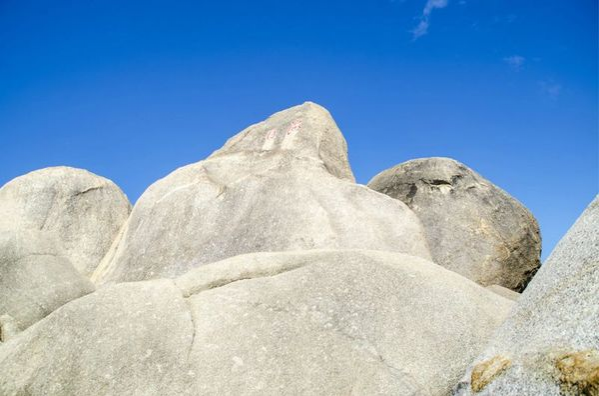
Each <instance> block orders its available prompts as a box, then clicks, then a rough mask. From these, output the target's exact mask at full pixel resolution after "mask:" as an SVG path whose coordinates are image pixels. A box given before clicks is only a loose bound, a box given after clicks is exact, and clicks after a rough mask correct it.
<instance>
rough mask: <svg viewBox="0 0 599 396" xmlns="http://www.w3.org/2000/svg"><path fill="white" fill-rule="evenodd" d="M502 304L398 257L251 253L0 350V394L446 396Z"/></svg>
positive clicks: (60, 317) (70, 314) (84, 305)
mask: <svg viewBox="0 0 599 396" xmlns="http://www.w3.org/2000/svg"><path fill="white" fill-rule="evenodd" d="M511 305H512V302H511V301H509V300H507V299H504V298H502V297H500V296H498V295H496V294H494V293H492V292H490V291H488V290H486V289H484V288H482V287H480V286H479V285H477V284H475V283H473V282H471V281H470V280H467V279H465V278H463V277H461V276H460V275H458V274H456V273H453V272H451V271H447V270H445V269H443V268H442V267H440V266H438V265H436V264H433V263H431V262H429V261H426V260H423V259H421V258H417V257H413V256H408V255H404V254H398V253H390V252H380V251H303V252H283V253H254V254H248V255H243V256H238V257H234V258H230V259H227V260H225V261H222V262H217V263H213V264H210V265H206V266H202V267H199V268H197V269H195V270H192V271H191V272H189V273H187V274H185V275H183V276H181V277H179V278H177V279H175V280H166V279H163V280H151V281H144V282H134V283H121V284H116V285H107V286H105V287H103V288H101V289H100V290H99V291H97V292H96V293H93V294H91V295H88V296H85V297H82V298H80V299H78V300H76V301H73V302H71V303H69V304H67V305H65V306H63V307H61V308H60V309H58V310H57V311H55V312H54V313H52V314H51V315H50V316H48V317H47V318H45V319H44V320H42V321H40V322H38V323H37V324H36V325H34V326H32V327H30V328H29V329H28V330H26V331H25V332H23V333H21V334H20V335H19V336H18V337H15V338H12V339H11V340H9V341H8V342H6V343H5V344H4V346H2V347H0V394H2V395H7V396H10V395H18V394H32V395H42V394H43V395H48V396H52V395H61V396H64V395H88V394H113V395H125V394H126V395H184V394H188V395H281V394H286V395H332V394H335V395H342V394H343V395H345V394H352V395H364V396H372V395H394V396H397V395H445V394H447V393H448V392H449V391H450V388H451V387H452V386H453V385H454V384H455V383H456V382H457V380H458V379H459V377H460V375H461V373H462V372H463V371H464V370H465V367H466V366H467V364H468V363H469V362H470V361H471V360H472V358H473V357H474V356H476V355H477V354H478V353H479V351H480V348H481V347H483V346H484V344H485V343H486V341H487V339H488V338H489V337H490V335H491V333H492V331H493V330H494V328H495V327H496V326H497V325H498V324H499V323H500V322H501V321H502V320H503V318H504V316H505V315H506V314H507V312H508V310H509V308H510V307H511Z"/></svg>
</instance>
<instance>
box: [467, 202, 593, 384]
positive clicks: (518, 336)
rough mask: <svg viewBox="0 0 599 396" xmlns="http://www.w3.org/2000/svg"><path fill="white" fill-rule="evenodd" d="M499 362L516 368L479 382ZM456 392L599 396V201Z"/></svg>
mask: <svg viewBox="0 0 599 396" xmlns="http://www.w3.org/2000/svg"><path fill="white" fill-rule="evenodd" d="M498 356H501V357H503V359H505V360H506V361H509V365H508V366H507V367H503V369H500V370H498V369H497V368H495V369H494V370H492V369H487V370H486V371H488V372H489V373H487V374H494V375H486V378H489V379H488V380H487V381H481V380H480V379H479V377H480V376H477V375H476V374H474V375H473V371H475V372H476V371H477V369H478V372H481V370H480V368H481V367H482V368H485V367H484V364H485V363H486V362H489V361H490V360H493V359H495V360H497V357H498ZM482 371H483V372H484V371H485V370H482ZM473 379H474V381H473ZM473 388H478V389H479V392H475V391H474V390H473ZM455 393H456V394H457V395H472V394H477V395H478V394H480V395H506V396H511V395H513V396H516V395H544V396H552V395H555V396H557V395H597V394H599V197H596V198H595V200H594V201H593V202H592V203H591V204H590V205H589V207H588V208H587V209H586V210H585V212H584V213H583V214H582V215H581V216H580V218H579V219H578V220H577V221H576V223H575V224H574V225H573V226H572V228H571V229H570V230H569V231H568V233H567V234H566V235H565V236H564V237H563V238H562V240H561V241H560V242H559V243H558V244H557V246H556V247H555V249H554V250H553V252H552V253H551V255H550V256H549V258H548V259H547V261H546V262H545V263H544V264H543V266H542V267H541V269H540V270H539V272H538V273H537V275H536V276H535V278H534V279H533V280H532V282H530V285H529V286H528V287H527V288H526V290H525V291H524V293H522V296H521V297H520V299H519V300H518V302H517V304H516V305H515V307H514V310H513V311H512V312H511V313H510V315H509V317H508V319H507V320H506V321H505V323H504V324H503V325H502V326H501V327H500V328H499V329H498V331H497V334H496V335H495V336H493V338H492V340H491V342H490V345H489V346H488V348H487V349H486V350H485V352H484V353H483V354H481V356H479V357H478V358H477V359H476V360H475V361H474V363H473V364H472V367H470V369H469V370H468V371H467V374H466V375H465V376H464V378H463V380H462V382H461V383H460V384H459V385H458V386H457V388H456V392H455Z"/></svg>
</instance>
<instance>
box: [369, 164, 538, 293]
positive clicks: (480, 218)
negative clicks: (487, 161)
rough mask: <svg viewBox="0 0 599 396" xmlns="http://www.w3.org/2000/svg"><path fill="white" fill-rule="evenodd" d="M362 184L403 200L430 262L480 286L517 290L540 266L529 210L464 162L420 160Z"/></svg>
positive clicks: (535, 222) (524, 284)
mask: <svg viewBox="0 0 599 396" xmlns="http://www.w3.org/2000/svg"><path fill="white" fill-rule="evenodd" d="M368 186H369V187H370V188H372V189H373V190H375V191H379V192H381V193H383V194H387V195H389V196H390V197H393V198H396V199H398V200H400V201H402V202H404V203H406V204H407V205H408V206H409V207H410V208H411V209H412V210H413V211H414V212H415V213H416V214H417V215H418V217H419V218H420V220H421V221H422V223H423V224H424V228H425V232H426V236H427V239H428V243H429V247H430V250H431V254H432V256H433V260H434V261H435V262H436V263H438V264H440V265H442V266H444V267H445V268H447V269H450V270H452V271H455V272H457V273H459V274H462V275H463V276H465V277H467V278H469V279H472V280H474V281H475V282H478V283H479V284H481V285H483V286H490V285H500V286H504V287H506V288H508V289H511V290H514V291H518V292H520V291H522V290H523V289H524V288H525V287H526V285H527V284H528V282H529V281H530V279H531V278H532V276H533V275H534V274H535V272H536V271H537V269H538V268H539V265H540V254H541V238H540V234H539V226H538V224H537V221H536V220H535V218H534V217H533V216H532V214H531V213H530V212H529V211H528V210H527V209H526V208H525V207H524V206H523V205H522V204H520V203H519V202H518V201H517V200H516V199H514V198H513V197H511V196H509V195H508V194H507V193H506V192H505V191H503V190H501V189H500V188H498V187H497V186H495V185H493V184H492V183H491V182H489V181H488V180H486V179H484V178H483V177H482V176H480V175H479V174H477V173H476V172H474V171H472V170H471V169H469V168H468V167H466V166H465V165H464V164H461V163H459V162H457V161H455V160H452V159H449V158H422V159H416V160H412V161H408V162H404V163H402V164H399V165H397V166H395V167H393V168H391V169H388V170H386V171H384V172H381V173H380V174H378V175H377V176H375V177H374V178H373V179H372V180H371V181H370V183H368Z"/></svg>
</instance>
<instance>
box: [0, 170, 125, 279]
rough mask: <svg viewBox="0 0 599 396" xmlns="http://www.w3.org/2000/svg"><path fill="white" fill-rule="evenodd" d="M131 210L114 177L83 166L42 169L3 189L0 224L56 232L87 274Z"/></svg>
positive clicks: (4, 227) (64, 248) (59, 241)
mask: <svg viewBox="0 0 599 396" xmlns="http://www.w3.org/2000/svg"><path fill="white" fill-rule="evenodd" d="M130 210H131V205H130V204H129V201H128V200H127V197H126V196H125V195H124V194H123V192H122V191H121V190H120V189H119V188H118V187H117V186H116V185H115V184H114V183H113V182H111V181H110V180H108V179H105V178H103V177H100V176H98V175H95V174H93V173H90V172H88V171H86V170H83V169H75V168H69V167H52V168H45V169H40V170H37V171H34V172H30V173H28V174H26V175H23V176H19V177H17V178H15V179H13V180H11V181H9V182H8V183H6V184H5V185H4V186H3V187H2V188H1V189H0V230H14V231H19V230H23V231H42V232H44V233H46V234H48V235H51V236H52V238H54V240H55V241H56V243H57V244H58V245H57V246H56V248H57V249H59V250H61V251H62V252H63V253H64V255H65V256H66V258H68V259H69V261H70V262H71V263H72V265H73V266H74V267H75V268H76V269H77V270H78V271H79V272H80V273H81V274H83V275H85V276H91V274H92V272H93V271H94V270H95V268H96V266H97V265H98V264H99V263H100V261H101V260H102V258H103V257H104V255H105V254H106V252H107V251H108V248H109V247H110V246H111V244H112V242H113V239H114V237H115V236H116V235H117V233H118V231H119V229H120V228H121V226H122V225H123V223H124V222H125V220H126V219H127V217H128V216H129V212H130Z"/></svg>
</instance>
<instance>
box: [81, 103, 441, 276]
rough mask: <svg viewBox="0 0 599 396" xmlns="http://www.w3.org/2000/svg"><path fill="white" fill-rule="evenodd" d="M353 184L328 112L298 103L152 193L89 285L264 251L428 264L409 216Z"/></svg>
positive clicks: (172, 272)
mask: <svg viewBox="0 0 599 396" xmlns="http://www.w3.org/2000/svg"><path fill="white" fill-rule="evenodd" d="M353 180H354V178H353V175H352V173H351V170H350V166H349V162H348V160H347V148H346V143H345V139H344V138H343V135H342V134H341V132H340V131H339V129H338V128H337V126H336V124H335V122H334V120H333V119H332V117H331V115H330V114H329V112H328V111H326V110H325V109H324V108H322V107H320V106H318V105H316V104H314V103H305V104H303V105H300V106H296V107H292V108H290V109H288V110H285V111H282V112H279V113H276V114H274V115H272V116H271V117H269V118H268V119H267V120H265V121H263V122H261V123H258V124H256V125H252V126H250V127H249V128H247V129H245V130H244V131H242V132H240V133H239V134H237V135H236V136H234V137H233V138H231V139H229V140H228V141H227V142H226V144H225V145H224V146H223V148H221V149H220V150H218V151H216V152H215V153H214V154H212V155H211V156H210V157H209V158H208V159H206V160H204V161H201V162H198V163H196V164H192V165H188V166H185V167H183V168H180V169H178V170H176V171H174V172H173V173H171V174H170V175H168V176H167V177H165V178H164V179H161V180H159V181H157V182H156V183H154V184H153V185H152V186H150V187H149V188H148V189H147V190H146V191H145V193H144V194H143V195H142V196H141V198H140V199H139V200H138V202H137V203H136V204H135V207H134V209H133V212H132V213H131V217H130V218H129V221H128V223H127V225H126V228H125V229H124V232H123V234H122V238H121V239H120V242H119V243H118V246H117V247H116V248H115V249H114V251H113V252H111V254H109V255H108V256H107V257H106V258H105V260H104V262H103V263H102V265H101V266H100V268H99V269H98V271H97V272H96V273H95V274H94V277H93V279H94V280H95V281H96V282H98V283H105V282H109V281H132V280H143V279H153V278H161V277H175V276H177V275H181V274H183V273H185V272H186V271H188V270H190V269H192V268H196V267H198V266H201V265H205V264H208V263H211V262H214V261H218V260H222V259H224V258H227V257H232V256H235V255H238V254H244V253H251V252H261V251H289V250H307V249H319V248H327V249H373V250H387V251H396V252H402V253H409V254H413V255H416V256H420V257H423V258H430V254H429V251H428V247H427V243H426V240H425V238H424V233H423V229H422V225H421V223H420V221H419V220H418V218H417V217H416V216H415V215H414V213H413V212H412V211H411V210H410V209H409V208H408V207H407V206H406V205H405V204H403V203H401V202H399V201H397V200H393V199H390V198H389V197H386V196H384V195H382V194H378V193H376V192H374V191H372V190H370V189H368V188H366V187H364V186H361V185H357V184H355V183H354V181H353Z"/></svg>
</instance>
